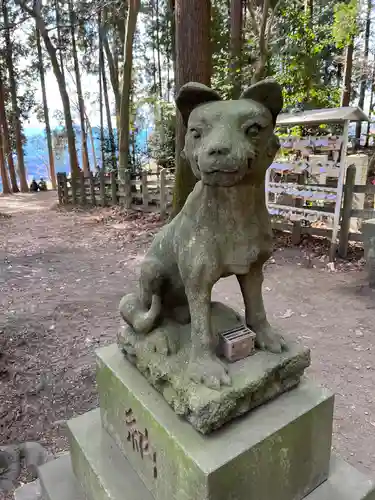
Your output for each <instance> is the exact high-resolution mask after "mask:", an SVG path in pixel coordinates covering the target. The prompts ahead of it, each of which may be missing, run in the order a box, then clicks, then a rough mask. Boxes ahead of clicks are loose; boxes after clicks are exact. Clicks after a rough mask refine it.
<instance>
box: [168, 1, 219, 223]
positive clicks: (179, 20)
mask: <svg viewBox="0 0 375 500" xmlns="http://www.w3.org/2000/svg"><path fill="white" fill-rule="evenodd" d="M175 23H176V74H175V78H176V92H178V91H179V89H180V88H181V86H182V85H184V84H185V83H187V82H189V81H195V82H200V83H204V84H206V85H210V80H211V71H212V55H211V46H210V23H211V4H210V0H176V2H175ZM184 142H185V127H184V125H183V122H182V118H181V115H180V113H179V112H177V116H176V177H175V185H174V192H173V210H172V217H174V216H175V215H177V214H178V213H179V211H180V210H181V208H182V207H183V206H184V204H185V201H186V198H187V197H188V195H189V194H190V192H191V191H192V189H193V187H194V185H195V183H196V178H195V176H194V174H193V172H192V170H191V168H190V166H189V164H188V163H187V162H186V161H185V160H184V159H182V158H181V151H182V149H183V147H184Z"/></svg>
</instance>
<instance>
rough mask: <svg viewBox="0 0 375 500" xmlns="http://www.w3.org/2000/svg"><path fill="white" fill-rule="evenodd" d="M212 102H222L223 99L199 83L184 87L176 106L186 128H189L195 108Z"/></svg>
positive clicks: (181, 89) (191, 83) (177, 98)
mask: <svg viewBox="0 0 375 500" xmlns="http://www.w3.org/2000/svg"><path fill="white" fill-rule="evenodd" d="M211 101H221V97H220V96H219V94H218V93H217V92H215V90H212V89H210V88H209V87H207V86H206V85H203V84H202V83H197V82H190V83H186V84H185V85H183V86H182V87H181V88H180V91H179V93H178V95H177V97H176V106H177V108H178V110H179V111H180V113H181V115H182V119H183V121H184V124H185V126H187V123H188V121H189V116H190V113H191V112H192V111H193V109H194V108H196V107H197V106H199V105H200V104H205V103H206V102H211Z"/></svg>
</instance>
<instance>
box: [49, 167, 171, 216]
mask: <svg viewBox="0 0 375 500" xmlns="http://www.w3.org/2000/svg"><path fill="white" fill-rule="evenodd" d="M173 180H174V177H173V174H171V173H170V172H169V171H167V170H166V169H162V170H160V172H157V173H156V172H152V173H149V172H147V171H144V172H142V173H141V174H139V175H134V176H132V177H131V176H130V174H129V173H127V174H126V178H125V182H124V184H123V185H122V184H121V183H120V182H119V180H118V178H117V175H116V173H110V174H105V173H104V172H103V171H100V172H99V173H98V174H97V175H95V176H94V175H93V174H92V173H91V172H90V174H89V175H88V176H85V175H84V174H83V172H80V175H79V176H78V177H74V176H72V177H68V176H67V175H66V174H61V173H59V174H57V187H58V197H59V203H60V205H80V206H86V205H93V206H96V205H100V206H108V205H117V204H121V205H123V206H125V207H126V208H129V209H130V208H131V209H135V210H142V211H146V212H148V211H150V212H151V211H158V212H160V213H161V215H162V216H165V214H166V213H167V212H168V210H169V208H170V206H171V204H172V193H173Z"/></svg>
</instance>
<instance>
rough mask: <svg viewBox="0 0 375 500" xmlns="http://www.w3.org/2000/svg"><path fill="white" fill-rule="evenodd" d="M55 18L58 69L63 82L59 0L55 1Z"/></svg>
mask: <svg viewBox="0 0 375 500" xmlns="http://www.w3.org/2000/svg"><path fill="white" fill-rule="evenodd" d="M55 17H56V28H57V44H58V47H59V59H60V69H61V73H62V77H63V79H64V82H65V71H64V55H63V50H62V48H63V40H62V36H61V24H62V23H61V14H60V5H59V0H55Z"/></svg>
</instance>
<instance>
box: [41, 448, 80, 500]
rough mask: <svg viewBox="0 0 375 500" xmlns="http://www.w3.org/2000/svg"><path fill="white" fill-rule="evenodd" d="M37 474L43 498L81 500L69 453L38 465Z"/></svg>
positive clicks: (48, 499) (49, 499) (45, 499)
mask: <svg viewBox="0 0 375 500" xmlns="http://www.w3.org/2000/svg"><path fill="white" fill-rule="evenodd" d="M38 476H39V481H40V488H41V493H42V498H43V500H83V495H82V491H81V489H80V488H79V486H78V483H77V481H76V479H75V477H74V474H73V470H72V464H71V461H70V454H69V453H66V454H65V455H62V456H61V457H59V458H57V459H56V460H52V461H51V462H47V463H46V464H45V465H42V466H41V467H39V469H38Z"/></svg>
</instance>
